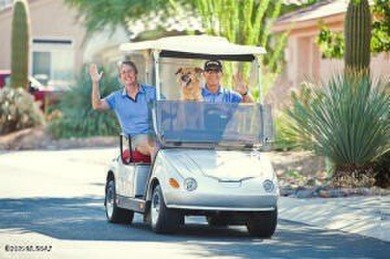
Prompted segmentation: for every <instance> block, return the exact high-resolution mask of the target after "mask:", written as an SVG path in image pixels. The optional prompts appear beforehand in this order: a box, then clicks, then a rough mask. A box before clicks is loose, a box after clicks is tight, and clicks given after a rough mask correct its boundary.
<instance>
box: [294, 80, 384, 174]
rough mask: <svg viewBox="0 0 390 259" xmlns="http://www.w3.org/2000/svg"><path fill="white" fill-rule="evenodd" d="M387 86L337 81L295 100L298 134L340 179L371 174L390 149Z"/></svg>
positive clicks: (312, 88)
mask: <svg viewBox="0 0 390 259" xmlns="http://www.w3.org/2000/svg"><path fill="white" fill-rule="evenodd" d="M385 86H386V83H384V82H383V81H381V80H371V79H370V78H369V77H367V76H364V75H356V74H355V75H354V76H352V75H348V76H344V75H340V76H335V77H334V78H332V79H331V80H330V81H329V82H327V83H323V84H321V85H320V86H317V87H316V86H312V85H306V89H304V91H305V94H303V95H294V96H293V107H292V109H290V110H289V111H288V114H289V116H290V117H291V118H292V119H293V122H294V124H292V126H291V127H292V130H293V131H294V134H296V135H297V136H299V137H301V138H302V142H301V144H303V145H304V146H306V147H307V146H311V148H312V149H313V150H315V151H316V152H317V153H319V154H320V155H323V156H325V157H328V158H329V159H330V160H331V162H332V163H333V164H334V165H335V170H336V175H337V174H338V173H341V174H345V175H348V174H352V173H353V174H357V172H359V170H360V169H362V170H363V171H367V170H366V168H367V166H369V165H371V163H372V162H373V161H374V159H376V158H378V157H379V156H381V155H382V154H384V153H385V152H386V151H387V150H389V148H390V114H389V111H390V96H389V95H388V94H387V93H386V92H385ZM369 167H370V166H369ZM359 168H360V169H359ZM371 169H372V167H371V168H370V169H369V170H368V171H371Z"/></svg>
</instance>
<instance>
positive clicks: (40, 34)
mask: <svg viewBox="0 0 390 259" xmlns="http://www.w3.org/2000/svg"><path fill="white" fill-rule="evenodd" d="M12 2H13V1H12V0H0V31H1V41H0V69H10V67H11V24H12ZM28 4H29V13H30V21H31V45H30V50H31V51H30V65H29V70H30V74H31V75H33V76H35V77H36V78H37V79H39V80H40V81H42V82H43V83H45V84H48V85H53V86H57V85H61V84H67V83H70V82H72V81H73V80H74V78H75V76H77V75H78V73H79V72H80V71H81V69H82V67H83V65H84V64H85V63H86V62H90V61H92V60H93V61H94V62H98V63H103V62H111V61H113V60H117V59H120V55H121V54H120V53H119V50H118V45H119V43H122V42H126V41H129V37H128V36H127V35H126V33H125V32H124V31H121V30H118V31H117V32H116V33H114V34H111V33H110V32H106V31H102V32H101V33H97V34H96V35H94V36H93V37H91V38H88V39H85V34H86V30H85V28H84V26H83V25H82V24H81V23H79V22H78V20H77V10H75V9H71V8H70V7H68V6H67V5H65V3H64V1H63V0H29V1H28Z"/></svg>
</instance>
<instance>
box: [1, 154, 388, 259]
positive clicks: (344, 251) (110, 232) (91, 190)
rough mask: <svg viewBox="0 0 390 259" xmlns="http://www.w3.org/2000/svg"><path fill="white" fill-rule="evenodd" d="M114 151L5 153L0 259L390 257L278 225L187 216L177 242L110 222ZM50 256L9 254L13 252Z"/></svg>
mask: <svg viewBox="0 0 390 259" xmlns="http://www.w3.org/2000/svg"><path fill="white" fill-rule="evenodd" d="M114 155H115V150H113V149H101V150H73V151H51V152H49V151H26V152H14V153H12V152H11V153H1V154H0V258H122V257H123V258H136V257H138V258H145V259H146V258H158V257H159V258H203V257H210V258H213V257H215V258H269V257H273V258H275V257H277V258H329V257H343V258H346V257H347V258H362V257H364V258H386V257H387V256H386V255H389V254H390V245H389V243H386V242H383V241H380V240H377V239H373V238H366V237H363V236H358V235H351V234H346V233H343V232H338V231H329V230H324V229H320V228H316V227H311V226H307V225H303V224H300V223H295V222H289V221H284V220H280V221H279V224H278V228H277V231H276V234H275V235H274V237H273V238H272V239H269V240H262V239H256V238H251V237H249V236H248V234H247V232H246V229H245V228H244V227H231V228H210V227H208V226H207V225H206V223H205V221H204V220H203V218H200V217H188V218H186V223H188V225H186V226H185V227H184V228H182V229H181V230H180V232H179V233H178V234H176V235H170V236H165V235H156V234H154V233H152V232H151V231H150V229H149V227H148V226H146V225H144V224H143V223H142V221H141V217H140V216H137V217H136V218H135V222H134V224H133V225H131V226H130V225H114V224H109V223H107V222H106V220H105V215H104V207H103V188H104V168H105V165H106V164H107V162H108V161H109V160H110V158H111V157H113V156H114ZM29 246H33V248H34V249H38V247H36V246H39V248H41V249H50V251H34V252H32V251H18V252H15V251H6V249H8V250H13V249H25V250H26V249H29Z"/></svg>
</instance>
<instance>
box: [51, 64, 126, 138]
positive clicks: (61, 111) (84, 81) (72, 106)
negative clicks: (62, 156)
mask: <svg viewBox="0 0 390 259" xmlns="http://www.w3.org/2000/svg"><path fill="white" fill-rule="evenodd" d="M118 89H119V82H118V80H117V78H116V77H110V76H106V74H105V76H103V79H102V80H101V82H100V93H101V96H102V97H104V96H107V95H108V94H110V93H111V92H112V91H115V90H118ZM55 113H56V114H55V116H54V118H53V119H51V121H50V123H49V130H50V132H51V133H52V135H53V136H54V137H55V138H70V137H89V136H114V135H118V134H119V133H120V127H119V123H118V122H117V119H116V117H115V114H114V113H113V112H112V111H107V112H99V111H94V110H93V109H92V105H91V81H90V78H89V75H88V74H87V73H86V72H82V73H81V75H80V76H79V78H78V80H77V82H76V85H75V86H73V87H72V88H71V90H70V91H68V92H67V93H65V94H64V95H63V96H62V97H61V99H60V101H59V104H58V106H57V110H56V111H55Z"/></svg>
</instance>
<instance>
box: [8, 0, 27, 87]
mask: <svg viewBox="0 0 390 259" xmlns="http://www.w3.org/2000/svg"><path fill="white" fill-rule="evenodd" d="M11 45H12V50H11V52H12V53H11V71H12V74H11V87H13V88H18V87H23V88H25V89H28V65H29V55H30V53H29V46H30V16H29V12H28V4H27V1H26V0H15V1H14V5H13V14H12V38H11Z"/></svg>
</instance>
